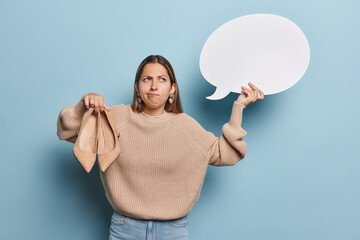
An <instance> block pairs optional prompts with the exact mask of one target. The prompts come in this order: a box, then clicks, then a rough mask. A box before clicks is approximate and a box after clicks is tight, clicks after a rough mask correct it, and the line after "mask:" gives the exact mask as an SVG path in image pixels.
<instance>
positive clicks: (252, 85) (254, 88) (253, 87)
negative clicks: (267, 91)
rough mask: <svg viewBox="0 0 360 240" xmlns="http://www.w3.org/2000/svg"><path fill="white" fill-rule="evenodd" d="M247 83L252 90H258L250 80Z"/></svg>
mask: <svg viewBox="0 0 360 240" xmlns="http://www.w3.org/2000/svg"><path fill="white" fill-rule="evenodd" d="M248 85H249V86H250V87H251V88H252V89H253V90H258V88H257V87H256V86H255V85H254V84H252V83H251V82H249V83H248Z"/></svg>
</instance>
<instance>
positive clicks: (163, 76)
mask: <svg viewBox="0 0 360 240" xmlns="http://www.w3.org/2000/svg"><path fill="white" fill-rule="evenodd" d="M142 77H152V76H149V75H145V76H142ZM158 77H167V76H166V75H159V76H158Z"/></svg>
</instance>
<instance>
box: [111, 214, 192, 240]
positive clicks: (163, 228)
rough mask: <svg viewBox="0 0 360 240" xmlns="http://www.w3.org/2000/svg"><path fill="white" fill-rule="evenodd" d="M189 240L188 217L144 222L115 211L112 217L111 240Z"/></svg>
mask: <svg viewBox="0 0 360 240" xmlns="http://www.w3.org/2000/svg"><path fill="white" fill-rule="evenodd" d="M139 239H140V240H169V239H171V240H188V239H189V227H188V218H187V215H186V216H184V217H181V218H178V219H173V220H167V221H161V220H142V219H135V218H130V217H127V216H124V215H121V214H119V213H118V212H116V211H114V213H113V215H112V217H111V224H110V236H109V240H139Z"/></svg>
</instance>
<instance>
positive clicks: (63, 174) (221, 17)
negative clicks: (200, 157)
mask: <svg viewBox="0 0 360 240" xmlns="http://www.w3.org/2000/svg"><path fill="white" fill-rule="evenodd" d="M359 7H360V4H359V2H357V1H355V0H353V1H346V0H342V1H325V0H319V1H310V0H303V1H299V0H297V1H289V0H286V1H285V0H283V1H280V0H266V1H265V0H264V1H254V0H247V1H245V0H244V1H238V0H229V1H220V0H218V1H214V0H212V1H208V0H207V1H205V0H200V1H189V0H186V1H170V0H167V1H120V0H117V1H114V0H112V1H78V0H71V1H70V0H62V1H50V0H46V1H45V0H43V1H40V0H37V1H35V0H34V1H25V0H22V1H16V0H11V1H10V0H1V1H0V31H1V37H0V79H1V86H0V87H1V88H0V89H1V94H0V104H1V133H2V136H3V137H2V138H1V152H2V156H1V158H2V172H1V174H0V180H1V185H0V186H1V189H0V190H1V200H0V201H1V204H0V210H1V214H0V218H1V219H0V220H1V222H0V239H31V240H32V239H34V240H35V239H36V240H39V239H52V240H57V239H76V240H82V239H84V240H85V239H86V240H99V239H107V237H108V234H109V232H108V231H109V226H110V218H111V214H112V209H111V206H110V204H109V203H108V201H107V199H106V197H105V193H104V190H103V187H102V185H101V181H100V177H99V174H98V166H97V163H96V165H95V168H94V169H93V170H92V171H91V173H90V174H87V173H86V172H85V171H84V170H83V169H82V167H81V166H80V165H79V164H78V162H77V161H76V159H75V158H74V156H73V154H72V147H73V144H72V143H68V142H65V141H60V140H59V139H58V137H57V135H56V120H57V116H58V114H59V112H60V110H61V109H62V108H63V107H65V106H68V105H73V104H76V103H77V102H78V101H79V100H80V98H81V97H82V96H83V95H84V94H85V93H87V92H96V93H98V94H101V95H103V96H104V98H105V102H106V103H107V104H108V105H116V104H120V103H124V104H127V103H131V100H132V97H133V96H132V92H133V82H134V77H135V72H136V68H137V66H138V65H139V63H140V62H141V60H142V59H144V58H145V57H146V56H148V55H150V54H161V55H163V56H165V57H166V58H167V59H168V60H169V61H170V62H171V63H172V65H173V67H174V69H175V73H176V76H177V79H178V83H179V85H178V87H179V90H180V91H179V92H180V94H181V101H182V104H183V107H184V111H185V112H186V113H187V114H189V115H190V116H192V117H193V118H195V119H196V120H197V121H198V122H199V123H200V124H201V125H202V126H203V127H204V128H205V129H207V130H208V131H211V132H213V133H214V134H215V135H217V136H220V134H221V127H222V125H223V124H224V123H226V122H227V121H228V120H229V117H230V114H231V107H232V102H233V101H234V100H235V99H236V98H237V96H238V94H235V93H231V94H230V95H228V96H227V97H226V98H224V99H222V100H219V101H211V100H207V99H205V97H206V96H209V95H211V94H212V93H213V92H214V91H215V87H214V86H212V85H210V84H209V83H208V82H206V81H205V80H204V78H203V77H202V75H201V73H200V70H199V56H200V52H201V49H202V46H203V44H204V43H205V41H206V39H207V38H208V37H209V36H210V34H211V33H212V32H213V31H214V30H215V29H216V28H218V27H219V26H221V25H222V24H224V23H225V22H227V21H229V20H231V19H234V18H236V17H239V16H243V15H246V14H253V13H271V14H278V15H281V16H284V17H287V18H289V19H290V20H292V21H293V22H295V23H296V24H297V25H298V26H299V27H300V28H301V29H302V30H303V32H304V33H305V35H306V36H307V38H308V41H309V44H310V48H311V60H310V65H309V68H308V70H307V72H306V73H305V75H304V77H303V78H302V80H301V81H300V82H298V83H297V84H296V85H294V86H293V87H292V88H290V89H289V90H287V91H285V92H282V93H279V94H275V95H269V96H265V99H264V100H259V101H257V102H255V103H253V104H251V105H249V106H248V107H247V108H246V109H245V110H244V118H243V128H244V129H245V130H246V131H247V132H248V134H247V136H246V137H245V138H244V140H245V141H246V142H247V145H248V151H247V155H246V157H245V159H244V160H242V161H241V162H239V163H238V164H236V165H234V166H232V167H213V166H209V168H208V172H207V175H206V179H205V183H204V186H203V189H202V192H201V196H200V199H199V201H198V202H197V203H196V204H195V206H194V208H193V210H192V211H191V212H190V214H189V221H190V222H189V228H190V236H191V239H199V240H201V239H207V240H209V239H229V240H232V239H236V240H237V239H245V240H260V239H269V240H270V239H276V240H279V239H284V240H285V239H286V240H288V239H301V240H303V239H316V240H322V239H327V240H329V239H349V240H350V239H360V230H359V226H360V217H359V215H360V207H359V202H360V191H359V180H360V176H359V170H360V162H359V159H360V158H359V156H358V150H359V147H360V144H359V140H358V136H359V133H360V131H359V125H358V122H359V101H358V89H359V87H360V84H359V71H360V67H359V53H360V52H359V50H360V48H359V42H360V39H359V36H360V34H359V31H360V27H359V22H360V17H359V14H358V13H359Z"/></svg>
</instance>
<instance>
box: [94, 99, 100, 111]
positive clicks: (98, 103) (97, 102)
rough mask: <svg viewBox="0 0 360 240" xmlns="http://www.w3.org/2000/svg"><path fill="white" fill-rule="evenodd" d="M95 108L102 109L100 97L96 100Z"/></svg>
mask: <svg viewBox="0 0 360 240" xmlns="http://www.w3.org/2000/svg"><path fill="white" fill-rule="evenodd" d="M94 108H95V109H96V110H99V108H100V98H99V97H97V98H96V99H95V106H94Z"/></svg>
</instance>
